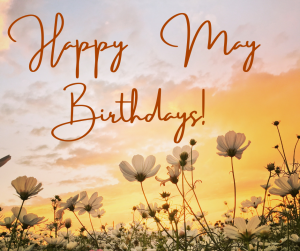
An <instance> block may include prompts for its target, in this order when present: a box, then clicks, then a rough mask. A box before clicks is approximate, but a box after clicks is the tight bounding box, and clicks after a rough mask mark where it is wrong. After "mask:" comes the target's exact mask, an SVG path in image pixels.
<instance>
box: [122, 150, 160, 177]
mask: <svg viewBox="0 0 300 251" xmlns="http://www.w3.org/2000/svg"><path fill="white" fill-rule="evenodd" d="M155 161H156V159H155V157H154V156H153V155H150V156H148V157H147V158H146V160H144V157H143V156H142V155H134V156H133V158H132V165H133V167H132V166H131V165H130V164H129V163H128V162H127V161H122V162H121V163H120V165H119V167H120V170H121V172H122V173H123V176H124V177H125V179H127V180H128V181H130V182H131V181H136V180H137V181H139V182H143V181H144V180H145V179H146V178H150V177H152V176H154V175H155V174H157V172H158V170H159V168H160V165H157V166H156V167H154V165H155Z"/></svg>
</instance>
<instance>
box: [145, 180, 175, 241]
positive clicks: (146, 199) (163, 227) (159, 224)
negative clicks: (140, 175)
mask: <svg viewBox="0 0 300 251" xmlns="http://www.w3.org/2000/svg"><path fill="white" fill-rule="evenodd" d="M141 188H142V191H143V195H144V197H145V200H146V202H147V205H148V208H149V210H151V208H150V204H149V202H148V199H147V197H146V194H145V191H144V187H143V182H141ZM158 224H159V225H160V226H161V227H162V229H163V230H164V231H165V232H166V234H167V235H168V236H169V237H170V238H171V239H172V240H173V241H174V242H175V240H174V238H173V237H172V236H171V235H170V234H169V232H168V231H167V230H166V229H165V228H164V226H163V225H162V224H161V223H160V222H159V221H158Z"/></svg>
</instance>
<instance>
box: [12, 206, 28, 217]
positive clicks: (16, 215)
mask: <svg viewBox="0 0 300 251" xmlns="http://www.w3.org/2000/svg"><path fill="white" fill-rule="evenodd" d="M11 211H12V213H13V214H14V216H15V217H16V218H17V217H18V216H19V218H18V219H21V218H23V216H24V215H25V214H27V210H26V209H25V208H24V207H22V209H21V212H20V208H19V207H13V208H12V209H11ZM19 213H20V214H19Z"/></svg>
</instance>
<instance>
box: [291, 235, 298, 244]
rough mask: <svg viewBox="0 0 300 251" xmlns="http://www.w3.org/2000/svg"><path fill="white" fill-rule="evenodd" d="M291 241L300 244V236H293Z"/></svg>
mask: <svg viewBox="0 0 300 251" xmlns="http://www.w3.org/2000/svg"><path fill="white" fill-rule="evenodd" d="M290 240H291V241H293V242H296V243H300V238H299V236H298V235H296V234H292V235H291V236H290Z"/></svg>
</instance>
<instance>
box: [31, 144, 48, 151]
mask: <svg viewBox="0 0 300 251" xmlns="http://www.w3.org/2000/svg"><path fill="white" fill-rule="evenodd" d="M48 148H49V147H48V146H47V145H40V146H37V147H36V148H34V149H32V151H40V150H45V149H48Z"/></svg>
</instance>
